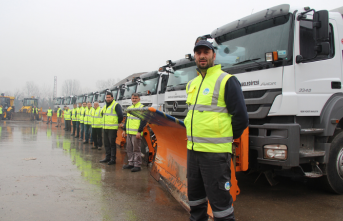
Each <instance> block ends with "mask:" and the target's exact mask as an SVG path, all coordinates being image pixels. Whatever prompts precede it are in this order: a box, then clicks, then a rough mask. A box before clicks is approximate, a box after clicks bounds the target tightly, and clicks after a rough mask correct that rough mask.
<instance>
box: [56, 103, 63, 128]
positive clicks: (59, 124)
mask: <svg viewBox="0 0 343 221" xmlns="http://www.w3.org/2000/svg"><path fill="white" fill-rule="evenodd" d="M56 115H57V126H56V127H61V126H62V110H61V108H60V106H57V113H56Z"/></svg>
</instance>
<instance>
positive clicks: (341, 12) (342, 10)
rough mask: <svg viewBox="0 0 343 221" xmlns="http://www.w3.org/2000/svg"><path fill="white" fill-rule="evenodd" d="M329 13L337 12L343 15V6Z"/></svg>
mask: <svg viewBox="0 0 343 221" xmlns="http://www.w3.org/2000/svg"><path fill="white" fill-rule="evenodd" d="M330 12H339V13H340V14H341V15H343V6H342V7H339V8H335V9H332V10H330Z"/></svg>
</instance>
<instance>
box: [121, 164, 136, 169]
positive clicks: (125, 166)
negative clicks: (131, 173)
mask: <svg viewBox="0 0 343 221" xmlns="http://www.w3.org/2000/svg"><path fill="white" fill-rule="evenodd" d="M132 168H134V166H133V165H129V164H127V165H124V166H123V169H132Z"/></svg>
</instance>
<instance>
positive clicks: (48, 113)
mask: <svg viewBox="0 0 343 221" xmlns="http://www.w3.org/2000/svg"><path fill="white" fill-rule="evenodd" d="M46 116H48V117H51V116H52V110H51V109H48V111H47V113H46Z"/></svg>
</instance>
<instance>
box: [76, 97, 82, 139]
mask: <svg viewBox="0 0 343 221" xmlns="http://www.w3.org/2000/svg"><path fill="white" fill-rule="evenodd" d="M81 108H82V104H81V103H79V106H78V107H77V109H76V119H77V120H76V135H75V138H79V136H80V124H81V123H80V121H81V119H80V118H81Z"/></svg>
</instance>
